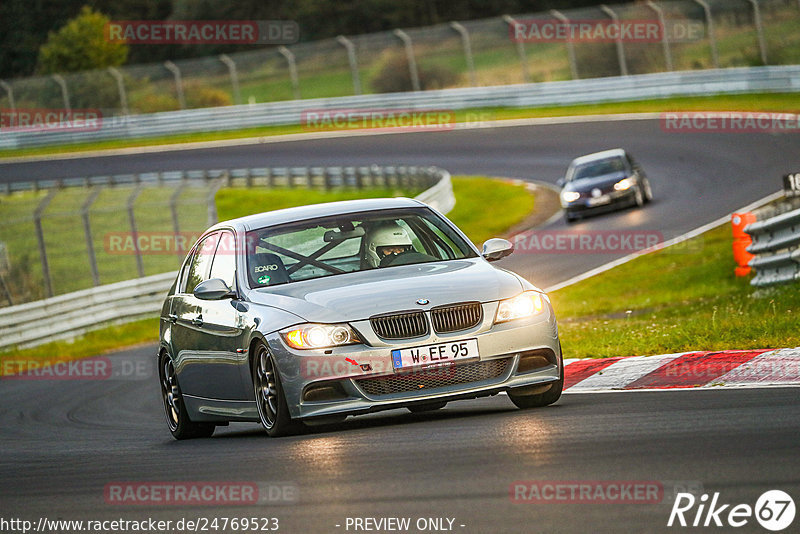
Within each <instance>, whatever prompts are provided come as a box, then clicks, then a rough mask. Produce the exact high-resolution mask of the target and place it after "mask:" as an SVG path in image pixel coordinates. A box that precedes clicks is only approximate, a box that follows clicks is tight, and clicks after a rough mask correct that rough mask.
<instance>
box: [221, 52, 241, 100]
mask: <svg viewBox="0 0 800 534" xmlns="http://www.w3.org/2000/svg"><path fill="white" fill-rule="evenodd" d="M219 60H220V61H222V62H223V63H224V64H225V66H226V67H228V73H229V74H230V76H231V85H232V86H233V103H234V104H236V105H237V106H238V105H239V104H241V103H242V93H241V92H240V91H239V75H238V73H237V72H236V62H235V61H233V60H232V59H231V57H230V56H229V55H228V54H220V56H219Z"/></svg>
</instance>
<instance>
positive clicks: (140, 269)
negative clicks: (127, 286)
mask: <svg viewBox="0 0 800 534" xmlns="http://www.w3.org/2000/svg"><path fill="white" fill-rule="evenodd" d="M141 192H142V186H141V185H137V186H136V187H135V188H134V189H133V192H132V193H131V194H130V195H129V196H128V201H127V208H128V222H129V223H130V226H131V238H132V239H133V252H134V255H135V256H136V272H137V273H138V274H139V278H142V277H144V263H143V261H142V251H141V250H139V232H138V231H137V229H136V214H135V213H134V204H136V198H137V197H138V196H139V193H141Z"/></svg>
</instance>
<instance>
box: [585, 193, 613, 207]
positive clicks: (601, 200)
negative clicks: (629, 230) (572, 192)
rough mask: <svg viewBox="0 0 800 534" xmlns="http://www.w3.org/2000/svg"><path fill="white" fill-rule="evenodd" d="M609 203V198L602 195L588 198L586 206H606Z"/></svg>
mask: <svg viewBox="0 0 800 534" xmlns="http://www.w3.org/2000/svg"><path fill="white" fill-rule="evenodd" d="M609 202H611V197H610V196H608V195H603V196H602V197H597V198H590V199H589V201H588V202H587V204H589V205H590V206H601V205H603V204H608V203H609Z"/></svg>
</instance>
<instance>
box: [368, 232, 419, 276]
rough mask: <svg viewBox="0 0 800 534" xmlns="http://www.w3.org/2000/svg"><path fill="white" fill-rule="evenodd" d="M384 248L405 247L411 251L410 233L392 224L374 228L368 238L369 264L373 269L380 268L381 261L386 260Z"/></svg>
mask: <svg viewBox="0 0 800 534" xmlns="http://www.w3.org/2000/svg"><path fill="white" fill-rule="evenodd" d="M383 247H405V248H406V250H410V249H411V247H412V244H411V238H410V237H408V232H406V230H405V229H404V228H402V227H401V226H400V225H399V224H397V223H395V222H392V223H389V224H384V225H381V226H378V227H377V228H373V229H372V230H370V232H369V236H368V237H367V252H366V256H367V262H368V263H369V264H370V265H371V266H372V267H379V266H380V263H381V259H383V258H384V255H383V251H382V250H381V249H382V248H383Z"/></svg>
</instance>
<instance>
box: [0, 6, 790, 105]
mask: <svg viewBox="0 0 800 534" xmlns="http://www.w3.org/2000/svg"><path fill="white" fill-rule="evenodd" d="M530 20H536V21H540V22H541V23H544V21H551V22H556V21H561V22H565V21H570V22H571V23H574V24H578V23H580V22H586V21H596V22H599V21H612V20H617V21H620V22H625V21H650V22H653V21H655V22H658V23H659V24H662V25H663V28H664V29H665V31H664V32H663V35H662V36H661V37H659V38H658V39H655V40H654V39H645V40H641V39H618V40H616V41H614V40H611V41H609V40H596V39H576V40H573V41H569V40H564V39H561V40H559V39H539V38H534V39H530V38H528V39H522V40H520V41H519V42H517V39H515V38H514V35H515V33H514V29H515V24H518V23H522V24H523V25H524V24H525V21H530ZM799 25H800V2H798V0H663V1H656V2H653V1H645V2H637V3H633V4H623V5H612V6H610V7H607V6H603V7H596V8H585V9H576V10H569V11H564V12H558V11H551V12H547V13H528V14H517V15H511V16H509V15H506V16H504V17H494V18H489V19H483V20H474V21H468V22H467V21H465V22H462V23H459V22H456V21H453V22H451V23H447V24H440V25H436V26H431V27H425V28H417V29H408V30H405V31H403V30H400V29H397V30H394V31H386V32H379V33H373V34H366V35H358V36H352V37H346V36H340V37H338V38H336V39H327V40H322V41H316V42H306V43H299V44H295V45H290V46H285V47H284V46H281V47H270V48H262V49H254V50H251V51H246V52H240V53H235V54H230V55H222V56H211V57H205V58H200V59H187V60H180V61H175V62H166V63H164V64H150V65H131V66H126V67H120V68H118V69H114V68H111V69H106V70H99V71H92V72H82V73H74V74H68V75H67V74H65V75H63V76H59V75H55V76H47V77H32V78H25V79H15V80H7V81H5V82H0V108H3V109H28V108H36V109H41V108H45V109H86V108H90V109H99V110H102V112H103V116H104V117H106V118H108V117H113V116H116V115H128V114H141V113H154V112H160V111H173V110H179V109H193V108H204V107H215V106H226V105H232V104H239V103H241V104H246V103H263V102H276V101H283V100H292V99H300V98H321V97H337V96H348V95H358V94H369V93H383V92H399V91H413V90H427V89H438V88H452V87H470V86H489V85H505V84H516V83H524V82H542V81H556V80H569V79H576V78H596V77H603V76H617V75H624V74H643V73H652V72H665V71H672V70H692V69H706V68H715V67H719V68H725V67H737V66H755V65H763V64H768V65H782V64H783V65H786V64H797V63H800V33H799V32H797V28H798V26H799ZM132 46H135V45H132Z"/></svg>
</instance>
